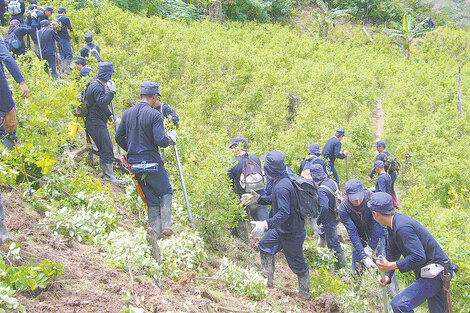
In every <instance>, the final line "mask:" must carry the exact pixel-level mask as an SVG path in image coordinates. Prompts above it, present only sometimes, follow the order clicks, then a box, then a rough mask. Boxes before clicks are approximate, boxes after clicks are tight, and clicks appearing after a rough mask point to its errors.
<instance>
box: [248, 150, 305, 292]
mask: <svg viewBox="0 0 470 313" xmlns="http://www.w3.org/2000/svg"><path fill="white" fill-rule="evenodd" d="M264 171H265V173H266V177H267V179H268V183H269V182H270V181H271V182H272V184H271V186H272V190H266V193H267V196H260V195H258V194H256V193H251V194H244V195H243V196H242V203H243V204H245V205H248V204H255V203H259V204H271V211H270V212H269V218H268V220H266V221H259V222H258V221H254V222H251V223H252V224H253V225H254V226H255V227H254V228H253V230H252V232H251V235H252V236H253V237H261V236H263V233H264V232H265V231H267V232H266V233H265V234H264V236H263V238H262V239H261V240H260V242H259V244H258V249H259V251H260V256H261V267H262V271H263V276H265V277H266V278H267V279H268V281H267V284H268V286H270V287H272V286H273V279H274V255H275V254H276V253H277V252H279V251H281V249H283V250H284V255H285V257H286V260H287V264H289V267H290V269H291V270H292V272H294V273H295V274H296V275H297V277H298V280H299V292H300V294H301V295H302V296H303V297H304V298H306V299H310V293H309V283H310V276H309V268H308V264H307V263H306V262H305V258H304V253H303V248H302V246H303V243H304V241H305V236H306V232H305V222H304V220H303V218H302V216H301V215H300V209H299V204H298V200H297V195H296V191H295V189H294V185H293V183H292V182H291V180H290V179H289V176H288V174H287V173H286V165H285V163H284V155H283V154H282V153H281V152H279V151H271V152H269V153H268V154H267V155H266V162H265V165H264Z"/></svg>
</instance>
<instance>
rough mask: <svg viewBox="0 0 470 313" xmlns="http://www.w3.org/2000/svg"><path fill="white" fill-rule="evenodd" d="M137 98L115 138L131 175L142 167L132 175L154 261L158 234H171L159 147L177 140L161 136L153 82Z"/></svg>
mask: <svg viewBox="0 0 470 313" xmlns="http://www.w3.org/2000/svg"><path fill="white" fill-rule="evenodd" d="M103 63H105V62H103ZM100 64H102V63H100ZM140 99H141V101H140V102H139V103H138V104H136V105H134V106H133V107H131V108H129V109H127V110H126V111H125V112H124V114H123V115H122V120H121V124H120V125H119V128H118V130H117V132H116V137H115V138H116V142H117V143H118V145H119V146H121V148H123V149H124V150H125V151H127V162H128V163H129V164H131V165H132V166H133V172H134V170H135V168H136V167H137V165H138V166H139V167H140V168H142V167H144V168H145V169H144V170H143V171H140V172H134V173H135V174H136V178H137V180H138V181H139V185H140V187H141V188H142V191H143V192H144V194H145V197H146V200H147V206H148V221H149V225H150V229H148V234H149V242H150V246H151V248H152V255H153V257H154V258H155V259H156V260H157V261H158V260H159V258H160V255H159V249H158V244H157V239H159V238H160V237H161V235H162V234H163V235H165V236H170V235H172V234H173V230H172V229H171V201H172V194H173V190H172V188H171V185H170V180H169V178H168V173H167V171H166V170H165V166H164V164H163V159H162V157H161V155H160V152H159V148H166V147H168V145H170V144H173V145H174V144H176V141H177V139H178V137H177V135H176V132H175V131H174V130H172V131H169V132H168V134H167V135H165V127H164V125H163V115H162V114H161V113H160V110H159V109H158V107H159V106H161V102H160V93H159V90H158V85H157V84H156V83H154V82H143V83H142V84H141V85H140Z"/></svg>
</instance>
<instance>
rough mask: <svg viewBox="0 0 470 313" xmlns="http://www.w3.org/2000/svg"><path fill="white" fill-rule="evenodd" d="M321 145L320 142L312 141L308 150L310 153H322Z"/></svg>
mask: <svg viewBox="0 0 470 313" xmlns="http://www.w3.org/2000/svg"><path fill="white" fill-rule="evenodd" d="M320 153H321V151H320V145H319V144H318V143H312V144H311V145H310V148H309V150H308V154H310V155H320Z"/></svg>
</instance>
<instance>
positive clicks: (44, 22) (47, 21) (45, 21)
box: [40, 20, 50, 26]
mask: <svg viewBox="0 0 470 313" xmlns="http://www.w3.org/2000/svg"><path fill="white" fill-rule="evenodd" d="M40 24H41V26H47V25H49V24H50V23H49V20H42V21H41V23H40Z"/></svg>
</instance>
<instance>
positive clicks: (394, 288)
mask: <svg viewBox="0 0 470 313" xmlns="http://www.w3.org/2000/svg"><path fill="white" fill-rule="evenodd" d="M387 289H388V294H389V295H390V298H391V299H393V298H394V297H395V296H396V295H397V294H399V293H400V286H398V278H397V275H395V274H393V275H392V280H391V282H390V284H389V285H388V286H387Z"/></svg>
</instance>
